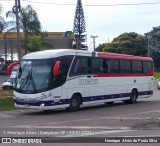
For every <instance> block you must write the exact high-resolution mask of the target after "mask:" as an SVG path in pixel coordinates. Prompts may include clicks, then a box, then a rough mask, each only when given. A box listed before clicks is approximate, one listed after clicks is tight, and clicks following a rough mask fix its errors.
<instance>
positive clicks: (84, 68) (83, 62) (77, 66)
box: [70, 57, 90, 76]
mask: <svg viewBox="0 0 160 146" xmlns="http://www.w3.org/2000/svg"><path fill="white" fill-rule="evenodd" d="M89 71H90V68H89V58H88V57H76V58H75V60H74V62H73V65H72V68H71V73H70V75H71V76H74V75H84V74H88V73H89Z"/></svg>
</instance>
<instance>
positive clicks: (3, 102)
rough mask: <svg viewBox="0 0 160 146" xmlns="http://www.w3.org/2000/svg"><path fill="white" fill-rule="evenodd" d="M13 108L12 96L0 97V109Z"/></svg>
mask: <svg viewBox="0 0 160 146" xmlns="http://www.w3.org/2000/svg"><path fill="white" fill-rule="evenodd" d="M15 109H16V108H15V107H14V104H13V98H12V97H9V98H3V99H0V111H8V110H15Z"/></svg>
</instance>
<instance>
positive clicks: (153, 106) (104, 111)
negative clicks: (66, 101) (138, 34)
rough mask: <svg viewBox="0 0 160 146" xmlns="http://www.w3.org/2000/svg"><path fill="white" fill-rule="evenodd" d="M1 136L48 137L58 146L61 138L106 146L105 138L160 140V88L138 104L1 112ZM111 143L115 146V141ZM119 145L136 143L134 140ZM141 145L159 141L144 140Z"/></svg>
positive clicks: (62, 140) (78, 145) (67, 141)
mask: <svg viewBox="0 0 160 146" xmlns="http://www.w3.org/2000/svg"><path fill="white" fill-rule="evenodd" d="M0 137H22V138H24V137H31V138H32V137H36V138H39V137H48V138H51V139H48V140H52V142H53V143H56V142H57V144H56V145H57V146H59V145H62V144H60V143H58V142H59V141H60V142H64V143H71V142H75V143H80V144H73V145H76V146H80V145H84V143H87V142H89V143H94V144H85V145H92V146H93V145H94V146H98V145H104V141H105V139H108V138H111V140H113V138H114V139H116V140H117V139H118V138H119V137H124V138H126V139H127V140H130V139H131V140H133V139H132V138H135V139H137V137H141V139H140V140H144V139H142V138H145V137H147V140H148V139H150V140H155V141H156V139H152V137H153V138H154V137H158V140H160V138H159V137H160V90H157V89H156V86H155V87H154V95H153V96H152V97H150V98H144V99H138V102H137V103H136V104H124V103H123V102H119V103H116V104H114V105H112V106H109V105H104V104H102V105H92V106H90V107H82V108H81V109H80V110H79V111H78V112H66V111H65V110H64V109H60V110H54V111H50V112H44V111H38V110H30V109H29V110H16V111H6V112H0ZM57 137H58V138H57ZM71 137H72V138H71ZM79 137H80V139H79ZM86 137H87V138H88V139H85V138H86ZM59 138H60V139H59ZM67 138H69V139H67ZM44 140H45V138H44ZM121 140H122V139H121ZM82 142H83V143H82ZM101 142H102V143H101ZM99 143H101V144H99ZM108 144H110V145H115V144H114V142H113V143H108ZM108 144H107V145H108ZM5 145H6V144H5ZM15 145H16V144H15ZM48 145H51V144H48ZM54 145H55V144H54ZM66 145H69V144H66ZM105 145H106V144H105ZM118 145H120V146H122V145H123V146H125V145H130V146H132V145H133V143H129V144H126V143H121V144H118ZM134 145H135V144H134ZM136 145H137V144H136ZM141 145H145V146H146V145H157V146H158V145H159V144H157V143H151V144H149V143H147V142H146V143H143V142H142V143H141Z"/></svg>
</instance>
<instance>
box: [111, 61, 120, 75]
mask: <svg viewBox="0 0 160 146" xmlns="http://www.w3.org/2000/svg"><path fill="white" fill-rule="evenodd" d="M109 67H110V73H119V60H114V59H110V60H109Z"/></svg>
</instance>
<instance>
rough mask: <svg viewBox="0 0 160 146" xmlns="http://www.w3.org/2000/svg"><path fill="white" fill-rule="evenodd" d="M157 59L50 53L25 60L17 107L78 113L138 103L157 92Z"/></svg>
mask: <svg viewBox="0 0 160 146" xmlns="http://www.w3.org/2000/svg"><path fill="white" fill-rule="evenodd" d="M153 70H154V69H153V60H152V58H148V57H138V56H132V55H124V54H114V53H105V52H94V51H93V52H91V51H90V52H89V51H83V50H77V51H76V50H69V49H58V50H56V49H55V50H46V51H40V52H35V53H30V54H28V55H26V56H24V57H23V60H22V62H21V66H20V68H19V72H18V76H17V80H16V85H15V91H14V96H13V98H14V104H15V107H20V108H33V109H42V110H50V109H56V108H66V109H68V110H70V111H76V110H78V109H79V108H80V106H81V105H89V104H98V103H114V102H115V101H124V102H126V103H136V101H137V98H140V97H149V96H151V95H152V94H153V85H152V83H153V74H154V71H153Z"/></svg>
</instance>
